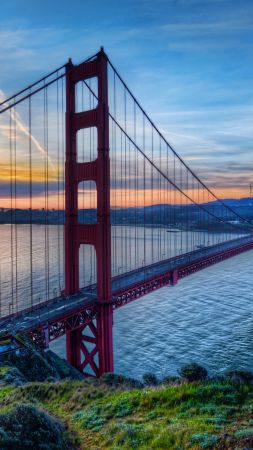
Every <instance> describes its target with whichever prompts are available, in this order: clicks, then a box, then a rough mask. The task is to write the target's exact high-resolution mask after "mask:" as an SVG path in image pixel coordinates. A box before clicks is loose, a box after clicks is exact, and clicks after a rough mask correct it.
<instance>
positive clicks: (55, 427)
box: [0, 404, 70, 450]
mask: <svg viewBox="0 0 253 450" xmlns="http://www.w3.org/2000/svg"><path fill="white" fill-rule="evenodd" d="M0 448H1V449H2V450H5V449H6V450H11V449H14V448H15V450H30V449H31V450H34V449H36V450H64V449H68V448H70V447H69V442H68V441H67V439H66V438H65V435H64V427H63V425H62V424H61V423H60V422H59V421H58V420H56V419H54V418H53V417H51V416H49V415H48V414H47V413H45V412H44V411H42V410H40V409H38V408H35V407H34V406H32V405H28V404H20V405H18V406H16V407H15V408H13V409H12V410H10V411H8V412H5V413H2V414H0Z"/></svg>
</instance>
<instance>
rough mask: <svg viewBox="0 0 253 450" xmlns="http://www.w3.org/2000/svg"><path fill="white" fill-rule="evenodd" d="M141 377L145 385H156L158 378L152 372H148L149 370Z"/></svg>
mask: <svg viewBox="0 0 253 450" xmlns="http://www.w3.org/2000/svg"><path fill="white" fill-rule="evenodd" d="M142 379H143V383H144V384H145V386H157V385H158V380H157V378H156V376H155V375H154V374H153V373H149V372H147V373H144V375H143V377H142Z"/></svg>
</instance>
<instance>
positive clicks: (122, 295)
mask: <svg viewBox="0 0 253 450" xmlns="http://www.w3.org/2000/svg"><path fill="white" fill-rule="evenodd" d="M251 248H253V235H247V236H244V237H242V238H237V239H234V240H231V241H228V242H225V243H220V244H217V245H214V246H210V247H204V248H201V249H197V250H194V251H192V252H189V253H185V254H183V255H179V256H176V257H173V258H170V259H166V260H163V261H161V262H157V263H154V264H151V265H149V266H145V267H141V268H139V269H136V270H134V271H131V272H126V273H124V274H121V275H118V276H116V277H114V278H113V279H112V291H113V300H112V303H113V305H114V307H119V306H122V305H124V304H125V303H128V302H129V301H131V300H134V299H137V298H139V297H141V296H142V295H145V294H147V293H148V292H151V291H152V290H155V289H158V288H159V287H162V286H163V285H168V284H175V282H176V281H177V278H178V279H180V278H182V277H184V276H186V275H190V274H191V273H193V272H196V271H197V270H201V269H203V268H205V267H207V266H209V265H211V264H214V263H216V262H219V261H221V260H223V259H226V258H228V257H231V256H234V255H235V254H237V253H241V252H243V251H246V250H250V249H251ZM175 273H176V279H174V280H173V274H175ZM156 280H158V282H156ZM159 280H161V281H160V282H159ZM173 281H174V283H173ZM147 285H149V287H148V288H145V286H147ZM129 293H131V295H130V296H129ZM133 293H134V294H133ZM96 304H97V303H96V285H90V286H87V287H85V288H83V289H82V290H81V291H80V293H78V294H75V295H70V296H61V297H57V298H54V299H52V300H49V301H47V302H43V303H40V304H38V305H35V306H34V307H33V308H27V309H25V310H23V311H20V312H18V313H15V314H12V315H9V316H5V317H2V318H1V319H0V333H1V334H6V335H9V334H12V335H13V334H15V333H16V332H21V331H32V330H36V329H38V328H41V327H45V326H47V324H49V323H50V324H54V323H56V322H57V321H60V320H62V318H64V317H71V315H72V316H73V315H75V314H77V313H78V312H80V311H84V310H89V308H90V309H92V308H94V307H95V305H96ZM62 334H64V333H63V332H61V333H59V335H62ZM54 337H57V336H54Z"/></svg>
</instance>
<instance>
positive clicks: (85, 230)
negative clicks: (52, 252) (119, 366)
mask: <svg viewBox="0 0 253 450" xmlns="http://www.w3.org/2000/svg"><path fill="white" fill-rule="evenodd" d="M93 77H97V86H98V102H97V106H96V107H95V108H93V109H90V110H85V111H80V112H76V84H77V83H78V82H80V81H82V82H83V81H85V80H88V79H90V78H93ZM92 127H95V128H96V130H97V155H96V158H95V159H94V160H92V161H88V162H78V155H77V132H78V131H79V130H84V129H87V128H92ZM85 181H93V182H95V185H96V192H97V222H96V223H95V224H87V223H79V221H78V186H79V183H82V182H85ZM65 201H66V219H65V294H66V295H71V294H75V293H78V292H79V248H80V246H81V245H87V244H88V245H92V246H94V248H95V252H96V261H97V262H96V271H97V292H96V294H97V311H96V320H95V321H94V318H93V320H91V321H90V322H88V323H87V322H86V323H85V324H77V325H76V326H75V327H74V328H71V329H69V330H66V347H67V349H66V350H67V351H66V353H67V360H68V362H69V363H70V364H72V365H73V366H75V367H76V368H77V369H79V370H81V371H82V372H84V373H86V369H87V367H89V368H90V369H91V373H92V375H94V376H101V375H102V374H103V373H105V372H112V371H113V338H112V323H113V310H112V302H111V299H112V290H111V224H110V159H109V108H108V76H107V56H106V54H105V53H104V51H103V49H101V51H100V52H99V53H98V54H97V56H96V57H95V58H94V59H92V60H90V61H88V62H85V63H82V64H80V65H77V66H75V65H73V64H72V62H71V61H69V63H68V64H67V67H66V162H65ZM87 331H88V332H87Z"/></svg>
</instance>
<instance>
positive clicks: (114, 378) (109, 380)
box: [100, 372, 142, 389]
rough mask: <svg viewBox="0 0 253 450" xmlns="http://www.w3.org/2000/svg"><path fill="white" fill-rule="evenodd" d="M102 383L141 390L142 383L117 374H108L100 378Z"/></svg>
mask: <svg viewBox="0 0 253 450" xmlns="http://www.w3.org/2000/svg"><path fill="white" fill-rule="evenodd" d="M100 382H101V383H104V384H106V385H107V386H111V387H116V388H118V387H124V388H130V389H131V388H141V387H142V383H141V382H140V381H138V380H135V379H134V378H130V377H125V376H124V375H117V374H116V373H111V372H107V373H105V374H104V375H102V377H101V378H100Z"/></svg>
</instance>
